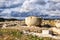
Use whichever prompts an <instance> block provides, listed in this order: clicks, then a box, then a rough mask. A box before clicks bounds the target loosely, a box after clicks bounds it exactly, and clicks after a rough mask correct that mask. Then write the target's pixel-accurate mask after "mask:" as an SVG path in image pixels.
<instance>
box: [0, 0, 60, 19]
mask: <svg viewBox="0 0 60 40" xmlns="http://www.w3.org/2000/svg"><path fill="white" fill-rule="evenodd" d="M31 15H32V16H39V17H44V18H47V17H48V18H60V0H0V17H4V18H5V17H6V18H11V17H14V18H18V19H20V18H21V17H27V16H31Z"/></svg>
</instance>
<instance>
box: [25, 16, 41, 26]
mask: <svg viewBox="0 0 60 40" xmlns="http://www.w3.org/2000/svg"><path fill="white" fill-rule="evenodd" d="M41 22H42V19H41V18H38V17H35V16H30V17H26V18H25V24H26V25H28V26H37V25H38V26H40V25H41Z"/></svg>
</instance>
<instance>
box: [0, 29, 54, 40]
mask: <svg viewBox="0 0 60 40" xmlns="http://www.w3.org/2000/svg"><path fill="white" fill-rule="evenodd" d="M0 40H55V39H52V38H48V37H47V38H42V37H37V36H32V35H26V34H23V33H22V32H21V31H19V30H16V29H0Z"/></svg>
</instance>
